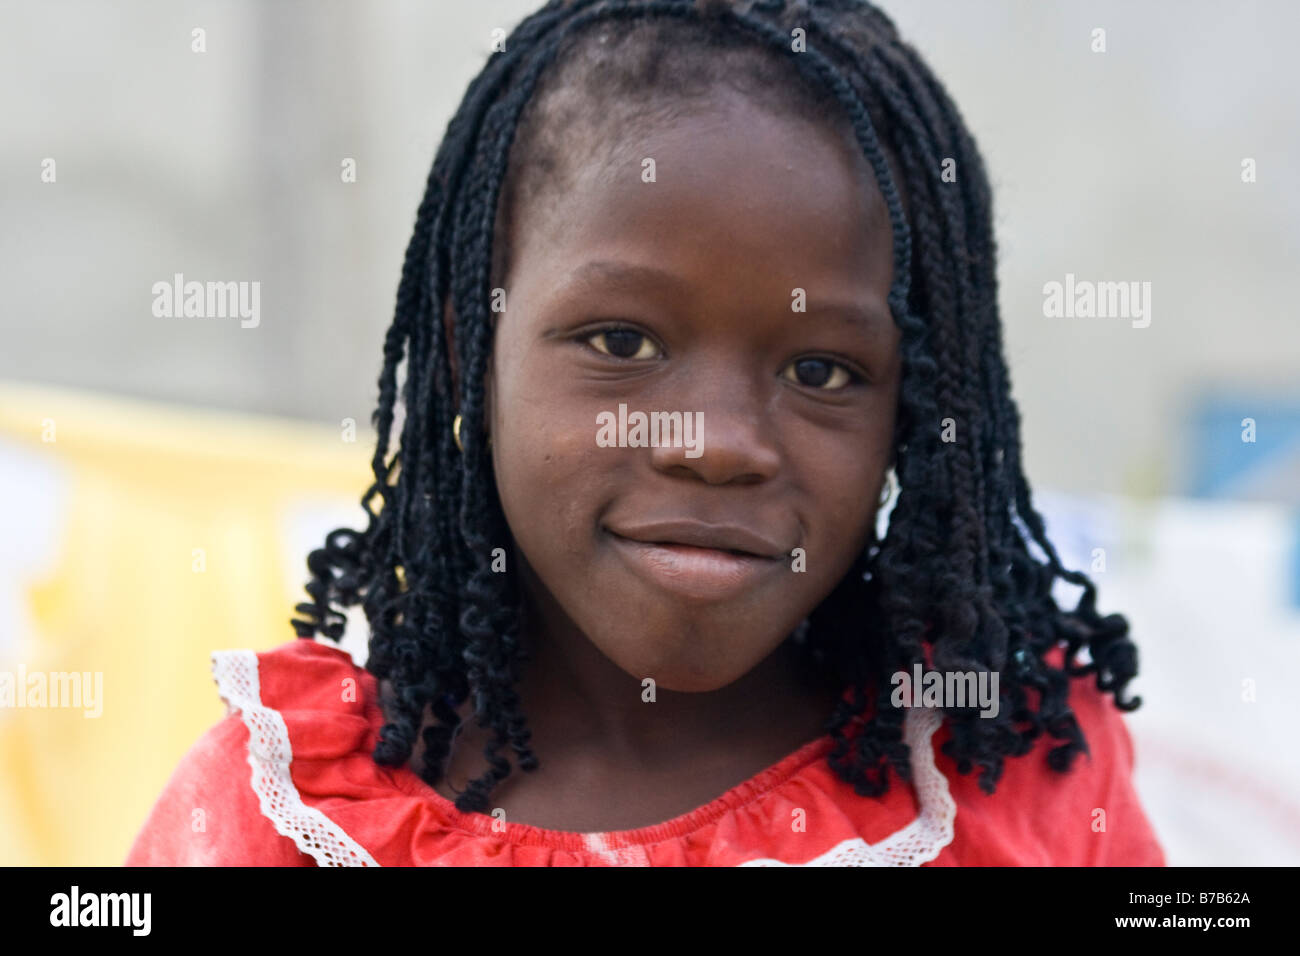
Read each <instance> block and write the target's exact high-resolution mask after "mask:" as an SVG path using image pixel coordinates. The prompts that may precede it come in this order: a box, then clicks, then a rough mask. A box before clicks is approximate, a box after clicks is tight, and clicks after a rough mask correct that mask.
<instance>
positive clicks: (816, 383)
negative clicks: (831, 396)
mask: <svg viewBox="0 0 1300 956" xmlns="http://www.w3.org/2000/svg"><path fill="white" fill-rule="evenodd" d="M783 377H784V378H787V379H789V380H790V381H792V382H795V383H797V384H799V385H803V386H804V387H806V388H819V389H823V390H825V391H828V392H833V391H837V390H839V389H841V388H843V387H844V386H845V385H848V384H849V383H850V382H851V381H852V380H853V378H852V376H851V375H850V374H849V371H848V369H846V368H845V367H844V366H843V365H841V364H839V363H838V362H832V361H831V360H830V359H824V358H805V359H798V360H796V361H794V362H791V363H790V364H789V365H788V366H786V370H785V372H784V373H783Z"/></svg>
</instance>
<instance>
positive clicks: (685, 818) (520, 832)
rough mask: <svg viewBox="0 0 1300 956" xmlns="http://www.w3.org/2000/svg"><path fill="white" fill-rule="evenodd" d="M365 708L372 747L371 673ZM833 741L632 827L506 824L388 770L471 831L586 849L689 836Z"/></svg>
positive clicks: (404, 787) (401, 770)
mask: <svg viewBox="0 0 1300 956" xmlns="http://www.w3.org/2000/svg"><path fill="white" fill-rule="evenodd" d="M367 676H369V677H370V680H368V681H367V682H366V691H367V693H366V695H365V701H364V703H365V712H366V719H367V721H368V722H369V723H370V725H371V736H372V738H373V739H372V740H370V741H367V745H368V747H370V748H371V749H373V743H374V741H377V740H378V733H379V728H380V727H382V725H383V721H384V716H383V711H382V710H381V709H380V707H379V705H378V703H376V693H375V691H376V688H377V682H376V681H375V679H374V676H373V675H369V674H367ZM833 744H834V739H833V738H832V737H831V736H830V735H829V734H824V735H822V736H819V737H817V738H816V739H814V740H810V741H808V742H807V743H805V744H803V745H802V746H800V747H799V748H798V749H796V750H795V751H794V752H793V753H790V754H787V755H786V756H785V757H783V758H781V759H780V760H779V761H777V762H776V763H774V764H772V765H770V766H768V767H767V768H765V769H763V770H760V771H759V772H758V773H756V774H754V775H753V776H751V777H749V778H747V779H746V780H743V781H741V782H740V783H738V784H736V785H735V786H733V787H731V788H730V789H728V790H727V791H726V792H725V793H723V794H722V795H721V796H719V797H716V798H715V799H713V800H710V801H709V802H708V803H705V804H703V805H702V806H699V807H696V808H695V809H694V810H688V811H687V812H686V813H682V814H678V815H677V816H675V817H672V818H671V819H669V820H665V821H664V822H662V823H654V824H650V825H648V826H643V827H636V828H634V829H629V830H608V831H579V830H554V829H550V828H547V827H538V826H534V825H532V824H529V823H512V822H510V821H509V820H507V821H506V822H505V824H504V829H502V827H503V824H502V823H501V822H500V821H499V820H498V819H497V818H495V817H492V816H490V815H488V814H484V813H466V812H464V811H462V810H459V809H457V807H456V804H455V803H454V802H453V801H451V800H449V799H448V798H447V797H444V796H443V795H442V794H440V793H439V792H438V791H437V790H435V789H434V788H433V787H431V786H430V785H429V784H428V783H426V782H425V780H424V779H423V778H422V777H420V776H419V774H417V773H416V772H415V771H414V770H412V769H411V767H410V765H409V764H403V765H402V766H401V767H397V768H392V769H390V771H389V772H390V774H391V775H392V779H393V783H394V784H395V785H396V786H397V787H398V788H399V789H400V790H401V791H402V792H403V793H406V794H407V795H408V796H412V797H418V798H419V799H421V800H424V801H426V802H428V803H430V804H432V805H433V806H435V807H436V808H437V809H438V812H439V814H440V815H441V816H443V817H444V818H445V819H446V820H447V822H448V823H449V824H451V825H452V826H456V827H459V828H461V829H463V830H467V831H469V832H470V833H473V834H475V835H478V836H491V837H494V838H496V839H499V840H505V841H506V842H509V843H517V844H521V845H526V846H546V847H551V848H552V849H557V850H587V849H591V848H592V844H593V843H595V842H599V843H602V844H607V845H614V846H647V845H649V844H652V843H660V842H662V841H664V840H671V839H675V838H679V837H683V836H686V835H688V834H689V833H691V832H692V831H694V830H698V829H700V828H702V827H705V826H708V825H709V824H710V823H713V822H714V821H716V820H718V819H720V818H721V817H723V816H725V815H726V814H728V813H731V812H734V811H735V810H738V809H740V808H741V807H744V806H745V805H747V804H749V803H752V802H754V801H755V800H757V799H759V798H760V797H762V796H763V794H765V793H767V792H769V791H770V790H773V789H775V788H776V787H778V786H780V785H781V784H783V783H785V782H786V781H788V780H789V779H790V778H791V777H794V776H796V775H797V774H798V773H799V772H800V771H802V770H804V769H805V768H806V767H808V766H809V765H810V764H812V763H814V762H816V761H818V760H821V759H823V758H824V757H825V756H826V755H827V754H828V753H830V750H831V747H832V746H833Z"/></svg>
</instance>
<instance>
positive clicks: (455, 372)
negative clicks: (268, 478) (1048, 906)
mask: <svg viewBox="0 0 1300 956" xmlns="http://www.w3.org/2000/svg"><path fill="white" fill-rule="evenodd" d="M996 292H997V287H996V278H995V250H994V241H993V234H992V214H991V205H990V190H989V185H988V181H987V178H986V176H985V172H984V168H983V164H982V162H981V159H980V156H979V153H978V151H977V150H976V146H975V143H974V142H973V140H972V139H971V136H970V134H969V133H968V132H967V131H966V129H965V128H964V126H963V125H962V122H961V118H960V116H959V115H958V113H957V110H956V109H955V107H954V106H953V105H952V103H951V101H950V100H949V99H948V97H947V95H946V93H945V92H944V90H943V88H942V87H941V86H940V84H939V83H938V81H937V80H936V79H935V78H934V76H933V75H932V74H931V73H930V72H929V70H928V69H927V68H926V67H925V66H924V64H922V62H921V61H920V59H919V58H918V57H917V55H916V53H915V52H914V51H913V50H912V49H911V48H910V47H908V46H906V45H905V44H903V43H902V42H901V41H900V39H899V38H898V35H897V33H896V31H895V28H894V26H893V24H892V23H890V21H889V20H888V19H887V18H886V17H885V16H884V15H883V14H881V13H880V12H879V11H877V10H875V9H873V8H872V7H870V6H868V5H866V4H865V3H862V2H860V0H808V2H802V3H800V2H795V0H715V2H703V0H552V2H550V3H548V4H547V5H546V6H545V8H543V9H542V10H540V11H539V12H538V13H536V14H535V15H533V16H532V17H530V18H529V19H527V20H526V21H524V22H523V23H522V24H521V25H520V26H519V28H518V29H517V30H516V31H515V32H514V33H513V34H512V35H511V36H510V37H509V38H508V39H507V40H506V41H505V43H504V48H503V49H501V50H499V51H498V52H496V53H494V54H493V56H492V57H491V59H490V60H489V61H488V64H487V66H486V68H485V69H484V70H483V72H482V74H480V76H479V77H478V78H476V79H475V80H474V82H473V83H472V84H471V85H470V87H469V90H468V92H467V94H466V96H465V99H464V101H463V103H462V105H461V107H460V110H459V111H458V112H457V114H456V116H455V117H454V119H453V120H452V121H451V124H450V126H449V127H448V129H447V133H446V137H445V139H444V141H443V143H442V146H441V148H440V150H439V152H438V155H437V158H436V161H435V162H434V166H433V170H432V173H431V175H430V177H429V181H428V187H427V192H426V194H425V198H424V201H423V202H422V203H421V205H420V209H419V213H418V216H417V219H416V226H415V233H414V236H413V237H412V239H411V242H410V246H409V248H408V250H407V254H406V262H405V265H404V267H403V270H402V278H401V283H400V286H399V289H398V293H397V309H396V316H395V318H394V321H393V324H392V326H391V328H390V329H389V331H388V334H387V337H386V340H385V342H384V366H383V372H382V373H381V376H380V379H379V393H380V400H379V408H378V410H377V412H376V414H375V423H376V425H377V427H378V432H379V442H378V448H377V449H376V450H375V454H374V460H373V467H374V474H375V482H374V485H373V486H372V487H371V488H370V489H369V491H368V492H367V494H366V495H365V497H364V498H363V505H364V506H365V507H366V508H367V510H368V526H367V527H366V529H365V530H364V531H354V530H348V529H340V530H337V531H335V532H333V533H332V534H330V535H329V537H328V538H327V540H326V543H325V547H324V548H322V549H320V550H318V551H315V552H313V553H312V555H311V556H310V558H309V560H308V566H309V568H310V570H311V573H312V576H313V577H312V581H311V583H310V584H308V586H307V590H308V592H309V594H310V595H311V598H312V600H311V602H310V603H305V604H301V605H299V606H298V610H299V611H300V612H301V613H302V615H303V619H301V620H296V621H295V622H294V624H295V626H296V628H297V632H298V637H299V638H300V640H296V641H291V642H289V643H288V644H285V645H283V646H281V647H278V648H276V649H274V650H271V651H268V652H264V653H257V654H255V653H252V652H249V651H225V652H217V653H216V654H214V672H215V675H216V678H217V683H218V685H219V689H220V692H221V694H222V696H223V698H224V699H225V700H226V701H227V703H228V705H229V708H230V713H229V716H227V717H226V719H225V720H224V721H222V722H221V723H219V724H218V725H217V726H216V727H214V728H213V729H212V730H210V731H209V732H208V733H207V734H206V735H205V736H204V738H203V739H202V740H200V741H199V743H198V744H197V745H196V746H195V748H194V749H193V750H192V751H191V752H190V753H189V754H188V755H187V756H186V758H185V760H184V762H183V763H182V764H181V766H180V767H179V769H178V770H177V771H176V773H175V775H174V776H173V778H172V780H171V782H170V783H169V784H168V786H167V789H166V791H165V792H164V793H163V794H162V796H161V798H160V799H159V801H158V803H157V805H156V806H155V808H154V810H153V812H152V814H151V816H150V817H149V820H148V821H147V823H146V824H145V826H144V829H143V830H142V832H141V833H140V835H139V837H138V839H137V841H136V844H135V846H134V848H133V849H132V851H131V854H130V858H129V860H128V863H130V864H185V863H203V864H266V865H312V864H320V865H386V866H387V865H412V864H414V865H428V864H449V865H465V864H471V865H476V864H483V865H529V866H532V865H541V866H575V865H576V866H595V865H612V864H633V865H652V866H670V865H790V864H818V865H824V864H853V865H880V864H883V865H903V866H915V865H923V864H933V865H972V864H974V865H980V864H984V865H989V864H993V865H1022V864H1030V865H1133V864H1150V865H1162V864H1163V862H1164V858H1163V854H1162V851H1161V848H1160V846H1159V845H1158V843H1157V841H1156V839H1155V837H1154V835H1153V833H1152V829H1151V827H1150V825H1149V824H1148V822H1147V820H1146V818H1145V816H1144V814H1143V811H1142V808H1141V806H1140V804H1139V801H1138V799H1137V797H1136V795H1135V792H1134V789H1133V785H1132V782H1131V773H1132V767H1133V750H1132V746H1131V742H1130V739H1129V736H1128V733H1127V731H1126V729H1125V726H1124V724H1123V721H1122V718H1121V714H1120V711H1127V710H1132V709H1134V708H1135V707H1137V706H1138V703H1139V701H1138V700H1136V699H1134V700H1129V699H1126V697H1125V688H1126V686H1127V685H1128V683H1129V682H1130V680H1132V678H1133V677H1134V676H1135V675H1136V673H1137V652H1136V648H1135V647H1134V645H1133V643H1132V642H1131V641H1130V640H1129V638H1128V626H1127V624H1126V622H1125V620H1124V619H1123V618H1122V617H1120V616H1118V615H1109V616H1101V615H1100V614H1099V613H1098V612H1097V610H1096V606H1095V599H1096V593H1095V590H1094V587H1093V584H1092V583H1091V581H1090V580H1089V579H1088V578H1087V577H1085V576H1084V575H1083V574H1080V573H1078V572H1074V571H1070V570H1067V569H1066V568H1064V567H1063V566H1062V565H1061V562H1060V560H1059V558H1058V556H1057V553H1056V551H1055V550H1054V548H1053V547H1052V544H1051V543H1050V541H1049V540H1048V538H1047V537H1046V534H1045V531H1044V526H1043V521H1042V519H1041V517H1040V516H1039V515H1038V514H1037V513H1036V512H1035V511H1034V508H1033V505H1032V502H1031V495H1030V489H1029V486H1028V484H1027V482H1026V480H1025V477H1024V474H1023V469H1022V464H1021V448H1020V436H1019V421H1018V415H1017V411H1016V407H1015V404H1014V403H1013V402H1012V400H1011V396H1010V383H1009V380H1008V375H1007V369H1006V365H1005V362H1004V360H1003V354H1002V344H1001V329H1000V319H999V315H998V308H997V295H996ZM403 359H404V360H405V363H406V365H405V378H404V382H403V384H402V385H401V395H400V398H401V405H402V408H403V412H404V418H403V420H402V422H401V426H400V443H399V445H398V447H397V449H396V450H395V451H394V452H393V453H392V455H391V456H390V454H389V443H390V431H391V430H393V428H394V421H395V417H396V412H395V406H396V405H397V402H398V397H399V395H398V392H399V385H398V375H397V370H398V366H399V365H400V364H401V363H402V361H403ZM882 492H884V493H885V494H884V495H883V496H882ZM891 492H892V493H893V494H891ZM890 497H893V499H894V504H893V507H892V510H891V511H890V512H889V514H888V524H887V532H886V533H885V534H883V536H879V535H878V532H877V519H878V511H879V509H880V505H881V503H882V498H890ZM881 517H883V516H881ZM881 526H882V527H884V524H883V521H882V524H881ZM1057 579H1063V580H1065V581H1068V582H1070V583H1072V584H1075V585H1078V586H1080V587H1081V588H1082V589H1083V593H1082V597H1081V598H1080V599H1079V602H1078V605H1077V607H1075V608H1074V609H1067V610H1062V609H1061V608H1060V607H1058V605H1057V604H1056V602H1055V601H1054V600H1053V597H1052V593H1051V592H1052V587H1053V583H1054V582H1055V581H1056V580H1057ZM356 604H361V605H362V607H363V608H364V611H365V614H366V617H367V619H368V621H369V625H370V638H369V655H368V658H367V661H366V665H365V668H364V669H361V668H358V667H356V666H354V665H353V663H352V659H351V657H350V656H349V655H348V654H347V653H345V652H344V651H343V650H341V649H338V648H336V647H332V646H329V645H327V644H324V643H321V642H318V641H316V640H312V639H311V638H313V637H315V636H316V635H317V634H319V635H321V636H323V637H326V638H330V639H331V640H334V641H338V640H339V639H340V638H341V637H342V636H343V633H344V624H345V618H344V615H343V613H342V609H344V608H346V607H348V606H351V605H356ZM301 638H307V639H306V640H302V639H301ZM1080 655H1083V657H1082V658H1081V656H1080ZM918 677H920V678H921V682H920V683H918V682H917V678H918ZM932 677H933V679H931V678H932ZM963 688H966V689H967V690H968V691H969V693H960V694H959V693H957V692H958V691H959V690H962V689H963ZM976 688H978V689H979V700H976ZM1112 695H1113V700H1112V699H1111V696H1112ZM918 704H919V706H918ZM250 768H251V776H250V772H249V771H250ZM197 808H207V813H206V815H205V820H206V821H207V822H206V825H205V827H203V828H201V832H195V829H196V828H195V827H194V826H193V819H194V812H195V810H196V809H197Z"/></svg>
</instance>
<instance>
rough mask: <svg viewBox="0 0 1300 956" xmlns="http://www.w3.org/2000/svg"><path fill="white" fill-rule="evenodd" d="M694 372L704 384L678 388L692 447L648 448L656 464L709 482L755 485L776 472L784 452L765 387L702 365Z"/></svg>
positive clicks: (667, 471) (665, 445)
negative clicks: (714, 372) (709, 371)
mask: <svg viewBox="0 0 1300 956" xmlns="http://www.w3.org/2000/svg"><path fill="white" fill-rule="evenodd" d="M692 377H693V378H694V379H695V380H696V382H704V383H706V384H704V385H702V386H699V387H691V386H687V387H684V388H681V389H679V390H677V392H676V394H677V395H679V396H680V398H679V400H678V401H677V402H676V403H675V404H676V406H677V408H679V409H681V411H682V413H683V414H682V419H683V426H684V429H685V428H687V427H689V428H690V431H689V432H688V433H687V434H686V437H687V438H689V439H692V441H693V447H689V446H688V444H687V443H686V442H677V443H672V444H668V443H665V442H660V445H659V447H658V448H651V449H650V459H651V463H652V464H653V467H654V468H655V469H657V470H658V471H661V472H664V473H665V474H670V475H674V476H677V477H681V478H690V479H694V480H699V481H704V482H707V483H708V484H710V485H725V484H730V483H736V484H756V483H758V482H762V481H767V480H769V479H771V478H772V477H773V476H775V475H776V474H777V472H778V471H779V469H780V467H781V452H780V447H779V444H778V442H777V437H776V432H775V429H774V428H773V426H772V421H771V417H770V414H769V410H768V407H767V404H768V399H767V397H766V396H764V394H763V389H762V388H761V387H759V386H757V385H756V384H755V383H753V382H752V381H750V382H747V381H744V379H743V377H742V376H740V375H737V374H725V373H718V374H704V370H700V372H699V373H697V374H696V375H694V376H692ZM688 419H689V425H688V423H687V420H688Z"/></svg>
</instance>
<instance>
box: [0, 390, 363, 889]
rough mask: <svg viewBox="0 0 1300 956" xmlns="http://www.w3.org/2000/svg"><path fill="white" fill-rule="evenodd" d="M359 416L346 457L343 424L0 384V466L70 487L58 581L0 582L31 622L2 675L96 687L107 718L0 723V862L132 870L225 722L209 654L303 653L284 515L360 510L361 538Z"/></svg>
mask: <svg viewBox="0 0 1300 956" xmlns="http://www.w3.org/2000/svg"><path fill="white" fill-rule="evenodd" d="M358 417H359V420H360V428H359V431H360V432H361V435H360V436H359V437H358V438H357V440H356V441H353V442H349V441H348V440H347V437H346V436H345V430H344V429H343V428H339V429H337V430H333V429H330V428H322V427H319V426H310V425H304V424H302V423H296V422H289V421H282V420H274V419H263V418H253V417H244V416H236V415H231V414H223V413H214V412H210V411H202V410H180V409H177V408H175V407H163V406H157V405H150V404H146V403H141V402H136V401H128V400H124V399H121V398H110V397H107V396H103V395H91V394H85V393H77V392H71V391H66V390H54V389H47V388H38V387H33V386H30V385H18V384H15V383H3V382H0V450H3V449H8V450H9V451H10V452H15V451H16V452H17V453H18V454H19V455H26V456H27V457H28V458H29V459H30V458H31V457H32V456H36V457H37V458H39V460H40V461H41V462H42V463H48V464H51V465H52V466H53V467H54V468H55V469H56V470H57V471H58V472H60V473H61V474H62V475H63V477H64V478H66V485H65V488H66V493H65V494H64V495H62V496H61V498H60V501H61V505H60V508H59V511H60V516H59V517H60V522H61V524H60V526H59V528H58V540H57V541H55V542H52V543H51V548H50V550H51V553H53V554H54V555H55V558H54V560H53V564H52V572H49V573H45V574H42V575H40V576H39V579H29V578H28V577H26V576H24V574H23V572H22V571H20V572H19V577H20V578H22V580H20V581H18V582H14V581H12V580H11V581H7V582H2V583H0V586H3V587H7V588H9V589H10V593H11V594H12V593H13V590H14V589H15V588H16V589H17V593H18V595H19V598H18V603H19V610H20V612H25V613H22V617H24V618H25V619H26V620H27V621H28V622H30V627H28V628H26V629H25V630H26V631H27V632H26V633H20V634H17V635H14V634H6V635H0V671H8V672H10V673H11V674H17V673H18V667H19V665H20V663H21V664H22V665H23V666H24V667H25V668H26V672H27V673H29V674H30V673H32V672H34V671H44V672H47V673H48V672H56V671H78V672H96V671H99V672H102V673H103V702H102V714H101V715H100V716H98V717H87V716H86V715H85V713H84V712H83V710H78V709H66V708H64V709H57V708H50V707H47V708H38V707H33V706H29V707H24V708H19V707H0V865H5V866H12V865H106V866H115V865H120V864H121V862H122V861H123V859H124V858H125V856H126V853H127V850H128V848H129V847H130V844H131V841H132V840H133V839H134V837H135V834H136V832H137V831H138V830H139V828H140V826H141V824H142V823H143V822H144V819H145V816H146V815H147V813H148V811H149V809H150V807H151V806H152V803H153V801H154V799H155V798H156V797H157V796H158V794H159V793H160V791H161V790H162V788H163V786H164V784H165V783H166V781H167V778H168V776H169V775H170V773H171V771H172V770H173V769H174V768H175V766H176V764H177V762H178V761H179V760H180V758H181V757H182V756H183V755H184V753H185V751H186V750H187V749H188V748H189V747H190V746H191V745H192V744H193V743H194V741H195V740H196V739H197V738H198V737H199V736H200V735H201V734H202V733H203V731H205V730H206V729H207V728H208V727H210V726H211V725H212V724H213V723H215V722H216V721H217V720H219V719H220V718H221V717H222V716H223V715H224V713H225V708H224V705H222V703H221V702H220V700H219V699H218V697H217V694H216V690H215V687H214V685H213V682H212V678H211V675H210V672H209V660H208V655H209V653H210V652H211V651H212V650H213V649H216V648H229V647H247V648H253V649H258V650H260V649H264V648H268V647H273V646H275V645H277V644H281V643H283V642H284V641H287V640H291V639H293V637H294V632H293V629H292V627H291V626H290V625H289V623H288V621H289V618H290V617H292V616H293V614H294V611H293V605H294V604H295V603H297V602H298V601H301V600H305V599H306V594H305V592H304V591H303V590H302V584H303V583H305V582H306V580H307V567H306V556H307V555H306V551H305V550H300V551H299V552H298V553H290V552H292V551H293V550H294V549H292V548H290V547H286V541H285V530H284V529H285V521H286V518H285V516H286V514H288V513H290V512H291V511H292V509H294V508H300V507H302V506H303V505H304V503H307V504H308V505H310V504H311V503H314V502H319V503H322V504H323V505H327V506H329V507H332V508H338V507H339V506H340V505H341V506H342V507H343V508H344V509H346V508H347V506H348V505H349V504H350V505H352V506H354V512H353V513H354V514H355V517H354V518H353V519H351V521H350V522H347V523H348V524H349V526H351V527H356V528H360V527H364V526H365V512H364V510H363V509H362V507H361V504H360V498H361V495H362V494H363V493H364V491H365V489H366V487H367V485H368V481H369V478H370V469H369V459H370V455H371V454H372V453H373V444H368V441H369V439H368V437H367V436H368V435H369V429H368V428H367V427H366V426H367V424H368V423H367V422H366V420H365V416H358ZM51 426H52V427H53V432H52V434H51ZM43 437H44V438H46V439H48V438H50V437H53V439H54V440H53V441H48V440H43ZM9 480H10V482H11V484H12V476H9ZM22 507H23V502H21V501H11V500H10V501H3V502H0V509H3V511H0V514H2V513H4V511H10V513H11V515H12V514H13V512H12V510H11V509H21V508H22ZM15 520H17V519H15ZM13 523H14V522H13V521H10V522H5V523H4V526H5V527H9V526H10V525H11V524H13ZM319 545H320V542H316V543H315V545H314V546H319ZM195 549H202V563H201V565H200V563H198V562H197V561H196V554H195ZM10 560H11V562H12V555H11V558H10ZM13 566H14V565H12V563H11V567H13ZM17 566H18V567H19V568H22V565H21V564H20V565H17ZM200 567H201V570H199V568H200ZM9 573H10V574H11V575H12V574H13V572H12V571H10V572H9ZM0 623H2V622H0Z"/></svg>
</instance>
